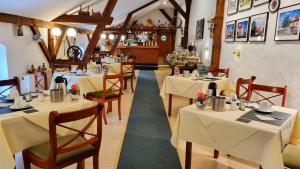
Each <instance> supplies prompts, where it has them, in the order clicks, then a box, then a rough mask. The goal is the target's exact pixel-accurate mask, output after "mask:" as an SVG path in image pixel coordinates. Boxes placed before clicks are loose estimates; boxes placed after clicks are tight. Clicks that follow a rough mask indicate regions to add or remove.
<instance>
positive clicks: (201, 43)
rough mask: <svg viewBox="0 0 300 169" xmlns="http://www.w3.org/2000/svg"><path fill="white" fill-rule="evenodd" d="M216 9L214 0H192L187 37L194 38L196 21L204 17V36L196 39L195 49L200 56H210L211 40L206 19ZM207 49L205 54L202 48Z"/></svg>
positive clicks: (208, 57) (211, 16)
mask: <svg viewBox="0 0 300 169" xmlns="http://www.w3.org/2000/svg"><path fill="white" fill-rule="evenodd" d="M215 11H216V0H201V1H200V0H194V1H192V6H191V14H190V25H189V38H190V39H191V38H195V35H196V22H197V21H198V20H200V19H202V18H205V24H204V36H203V39H200V40H196V49H197V51H198V53H199V54H200V56H201V58H202V59H204V57H206V58H205V59H209V60H210V58H211V50H212V40H211V39H210V37H209V30H208V24H207V20H208V18H213V16H215ZM205 48H207V49H208V55H207V56H205V53H204V49H205Z"/></svg>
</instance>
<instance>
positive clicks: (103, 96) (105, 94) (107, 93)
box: [85, 74, 123, 124]
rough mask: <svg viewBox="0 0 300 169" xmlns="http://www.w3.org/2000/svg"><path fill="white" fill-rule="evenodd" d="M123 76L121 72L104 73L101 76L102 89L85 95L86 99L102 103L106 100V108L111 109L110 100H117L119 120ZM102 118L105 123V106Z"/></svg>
mask: <svg viewBox="0 0 300 169" xmlns="http://www.w3.org/2000/svg"><path fill="white" fill-rule="evenodd" d="M122 83H123V78H122V75H121V74H117V75H107V74H105V75H104V78H103V90H101V91H96V92H92V93H88V94H87V95H86V96H85V97H86V99H88V100H93V101H97V102H98V103H102V104H103V105H104V103H105V102H108V109H107V110H109V109H111V106H112V101H114V100H117V101H118V115H119V120H121V96H122V89H123V84H122ZM102 115H103V119H104V122H105V124H107V119H106V112H105V108H103V111H102Z"/></svg>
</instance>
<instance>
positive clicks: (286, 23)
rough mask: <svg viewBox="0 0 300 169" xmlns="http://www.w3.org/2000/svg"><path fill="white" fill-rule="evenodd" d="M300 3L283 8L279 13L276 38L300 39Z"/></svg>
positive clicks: (278, 39) (277, 39)
mask: <svg viewBox="0 0 300 169" xmlns="http://www.w3.org/2000/svg"><path fill="white" fill-rule="evenodd" d="M299 18H300V4H297V5H293V6H288V7H285V8H281V9H279V11H278V14H277V23H276V31H275V40H276V41H281V40H299V32H300V20H299Z"/></svg>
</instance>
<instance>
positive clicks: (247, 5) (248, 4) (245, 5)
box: [239, 0, 252, 11]
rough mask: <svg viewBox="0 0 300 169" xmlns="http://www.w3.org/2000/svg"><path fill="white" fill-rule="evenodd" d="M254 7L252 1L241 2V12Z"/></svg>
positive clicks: (241, 0)
mask: <svg viewBox="0 0 300 169" xmlns="http://www.w3.org/2000/svg"><path fill="white" fill-rule="evenodd" d="M251 7H252V0H239V11H243V10H247V9H250V8H251Z"/></svg>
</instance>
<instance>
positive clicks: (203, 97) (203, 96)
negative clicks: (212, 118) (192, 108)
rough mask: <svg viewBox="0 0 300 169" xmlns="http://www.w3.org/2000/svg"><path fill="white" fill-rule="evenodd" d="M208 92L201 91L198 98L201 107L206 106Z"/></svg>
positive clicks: (197, 101) (198, 104)
mask: <svg viewBox="0 0 300 169" xmlns="http://www.w3.org/2000/svg"><path fill="white" fill-rule="evenodd" d="M205 100H206V94H205V93H204V92H203V91H199V92H198V94H197V98H196V105H197V107H198V108H199V109H203V108H205V107H206V102H205Z"/></svg>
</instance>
